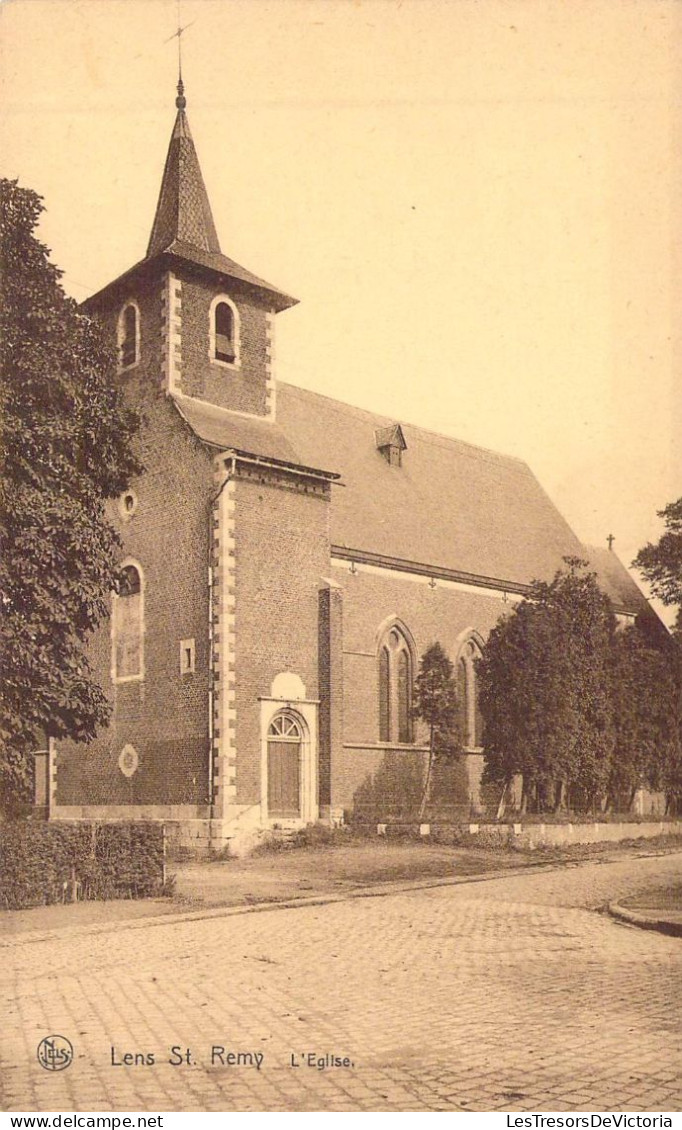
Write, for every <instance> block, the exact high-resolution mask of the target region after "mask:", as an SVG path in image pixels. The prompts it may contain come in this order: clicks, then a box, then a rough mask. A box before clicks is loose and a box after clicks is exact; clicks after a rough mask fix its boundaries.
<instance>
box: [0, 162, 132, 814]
mask: <svg viewBox="0 0 682 1130" xmlns="http://www.w3.org/2000/svg"><path fill="white" fill-rule="evenodd" d="M42 211H43V206H42V203H41V198H40V197H39V196H37V194H36V193H35V192H32V191H31V190H30V189H25V188H20V187H19V186H18V184H17V182H16V181H7V180H2V181H0V257H1V259H2V264H3V278H2V314H1V316H0V317H1V320H0V332H1V334H2V342H1V345H0V364H1V366H2V388H1V390H0V418H1V421H2V422H1V425H0V426H1V428H2V452H3V462H4V466H3V481H2V489H1V493H0V536H1V538H2V557H1V560H0V608H1V611H2V628H1V632H2V634H1V638H0V645H1V648H2V650H1V655H2V664H3V672H2V675H3V679H2V683H3V689H2V699H1V711H2V712H1V718H0V739H1V742H2V747H1V752H0V786H1V787H2V795H3V797H4V799H5V807H6V808H8V807H11V804H12V803H13V802H17V801H19V800H21V799H27V794H28V791H29V788H30V778H31V768H32V765H31V761H32V759H31V757H30V752H31V750H32V749H35V748H36V743H38V742H40V741H41V739H42V740H44V737H43V735H48V736H54V737H70V738H74V739H75V740H85V739H88V738H91V737H93V736H94V734H95V732H96V730H97V728H98V727H99V726H101V725H103V724H105V723H106V721H107V718H108V715H109V708H108V705H107V702H106V699H105V697H104V694H103V692H102V690H101V688H100V687H98V686H97V684H96V683H95V681H94V680H93V678H92V674H91V670H90V666H89V664H88V660H87V657H86V654H85V644H86V641H87V638H88V636H89V634H90V633H91V632H92V630H93V629H94V628H95V627H96V626H97V624H98V623H99V622H100V621H101V619H102V618H103V617H104V616H105V615H106V614H107V613H108V604H109V599H108V598H109V593H110V591H111V590H112V588H114V586H115V582H116V558H117V550H118V547H119V541H118V537H117V535H116V532H115V531H114V529H113V527H112V526H111V525H110V524H109V522H108V521H107V520H106V513H105V505H106V500H107V499H111V498H115V497H116V496H117V495H119V494H120V493H121V492H122V491H123V490H124V489H125V488H126V487H127V485H128V483H129V480H130V478H131V476H133V475H135V474H139V473H140V472H141V470H142V467H141V465H140V464H139V462H138V460H137V458H136V457H135V455H134V453H133V449H132V446H131V445H132V442H133V437H134V435H135V432H136V430H137V428H138V425H139V419H138V416H137V414H136V413H134V412H133V411H132V410H130V409H128V408H127V407H126V406H125V404H124V401H123V397H122V393H121V390H120V388H119V386H118V384H117V382H116V379H115V377H116V358H115V356H114V354H113V351H112V350H111V349H110V348H109V347H108V346H107V345H106V344H105V342H104V339H103V336H102V332H101V330H100V328H99V327H98V325H97V324H96V323H95V322H93V321H92V320H91V319H90V318H88V317H86V316H85V315H84V314H82V313H80V312H79V310H78V307H77V305H76V303H75V302H74V301H73V300H72V299H70V298H68V297H67V295H66V294H65V292H64V290H63V288H62V286H61V284H60V282H59V279H60V277H61V272H60V271H59V270H58V268H57V267H55V266H54V265H53V264H52V263H51V262H50V260H49V252H48V250H47V248H46V247H45V246H44V245H43V244H42V243H40V242H39V241H38V239H37V238H36V236H35V234H34V229H35V227H36V224H37V222H38V218H39V216H40V213H41V212H42Z"/></svg>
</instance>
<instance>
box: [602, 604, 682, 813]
mask: <svg viewBox="0 0 682 1130" xmlns="http://www.w3.org/2000/svg"><path fill="white" fill-rule="evenodd" d="M681 685H682V684H681V682H680V649H679V646H678V645H677V644H676V643H675V642H674V641H673V640H670V639H668V640H667V641H665V643H664V644H663V645H662V644H661V642H660V639H659V638H656V637H653V636H651V635H647V634H646V632H645V631H644V630H643V628H642V627H640V626H639V625H632V626H630V627H628V628H626V629H625V630H624V631H622V632H619V633H618V634H617V636H616V640H615V680H614V717H615V727H616V741H615V747H614V753H613V759H612V765H611V773H610V777H609V795H610V799H611V801H612V803H613V804H614V806H616V807H617V806H618V801H619V800H620V801H621V804H623V803H624V805H625V807H627V808H630V807H631V805H632V802H633V800H634V795H635V792H636V791H637V789H640V788H644V787H646V788H650V789H653V790H660V789H662V790H663V791H665V792H666V794H667V806H668V807H671V805H672V804H674V802H675V800H676V798H677V793H678V792H679V783H680V782H679V781H676V777H679V769H680V767H681V766H680V762H681V752H682V751H681V748H680V746H681V740H680V739H681V731H680V716H681V713H680V702H681V696H680V686H681Z"/></svg>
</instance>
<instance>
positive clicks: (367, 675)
mask: <svg viewBox="0 0 682 1130" xmlns="http://www.w3.org/2000/svg"><path fill="white" fill-rule="evenodd" d="M333 578H334V580H335V581H336V582H337V583H339V584H341V585H342V587H343V671H344V679H343V684H344V701H343V748H342V750H341V752H340V753H338V752H337V754H336V756H335V757H334V758H333V759H332V766H331V804H332V808H340V809H346V810H350V809H352V808H353V804H354V799H355V798H357V800H358V801H361V802H363V803H367V802H368V798H369V797H370V796H374V795H375V794H376V780H375V781H374V783H373V778H375V779H376V775H377V774H380V780H382V781H383V787H384V788H385V789H386V791H387V794H388V795H390V796H393V797H395V798H397V797H398V796H399V795H400V794H401V793H404V794H405V795H408V796H409V795H411V794H412V793H414V791H415V790H416V789H417V787H418V786H417V779H418V778H419V779H421V774H422V772H423V766H424V761H425V755H423V754H418V753H416V752H411V751H409V750H408V751H405V750H391V749H387V747H386V746H385V745H382V744H381V743H380V742H379V740H378V739H379V692H378V664H377V633H378V630H379V628H380V625H382V624H383V623H384V622H385V621H386V620H387V619H388V618H390V617H393V616H395V617H397V618H398V619H399V620H401V621H402V622H403V623H404V624H405V626H406V627H407V628H408V629H409V631H410V633H411V635H412V637H413V640H414V644H415V650H416V659H417V663H418V660H419V657H420V656H421V655H422V653H423V652H424V651H425V649H426V648H427V647H428V646H429V644H430V643H433V642H434V641H435V640H437V641H438V642H439V643H440V644H441V645H442V646H443V647H444V649H445V650H446V652H447V653H448V655H449V657H450V659H451V660H452V661H453V662H454V661H455V658H456V654H457V649H458V640H459V637H461V635H462V633H464V632H465V631H466V630H467V629H471V628H473V629H475V630H476V631H478V632H479V633H480V634H481V635H482V636H483V637H484V638H485V637H486V636H487V635H488V633H489V631H490V629H491V628H492V627H493V626H494V625H495V624H496V622H497V620H498V618H499V616H500V615H501V614H502V613H503V611H504V610H505V608H509V607H510V606H509V605H505V604H504V603H503V602H502V601H501V600H500V599H498V598H496V597H493V596H487V595H485V594H483V593H482V594H480V595H478V594H477V593H473V592H466V591H460V590H456V589H451V588H446V587H445V586H438V585H437V586H436V587H435V588H433V589H432V588H430V587H429V585H428V583H421V582H417V581H413V580H409V579H404V578H401V577H400V575H399V574H395V575H393V576H391V575H390V574H388V573H382V574H374V573H365V572H362V571H359V572H357V573H356V574H355V575H353V574H351V573H350V572H349V570H348V568H346V567H341V568H337V567H334V569H333ZM415 674H416V670H415ZM426 744H427V735H426V733H425V732H424V729H423V728H420V727H419V726H417V727H416V728H415V745H416V746H417V747H419V746H422V747H423V746H425V745H426ZM453 781H454V777H453ZM466 782H467V776H466V774H464V773H461V774H459V777H458V785H457V788H458V803H462V804H464V803H465V802H466V795H465V794H466ZM444 787H445V785H444ZM448 787H449V786H448ZM460 794H461V795H460Z"/></svg>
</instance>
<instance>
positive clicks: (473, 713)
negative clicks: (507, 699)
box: [457, 637, 483, 749]
mask: <svg viewBox="0 0 682 1130" xmlns="http://www.w3.org/2000/svg"><path fill="white" fill-rule="evenodd" d="M480 654H481V649H480V647H479V645H478V643H477V641H476V640H474V639H472V638H471V637H470V638H469V639H468V640H466V642H465V643H464V645H463V647H462V650H461V652H460V656H459V659H458V660H457V700H458V702H457V704H458V708H459V722H460V730H461V736H462V744H463V745H464V748H465V749H480V747H481V744H482V741H483V719H482V717H481V711H480V709H479V705H478V679H477V677H476V660H477V659H478V658H479V656H480Z"/></svg>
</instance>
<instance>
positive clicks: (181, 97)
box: [175, 79, 187, 110]
mask: <svg viewBox="0 0 682 1130" xmlns="http://www.w3.org/2000/svg"><path fill="white" fill-rule="evenodd" d="M175 105H176V106H177V108H178V110H184V108H185V106H186V105H187V99H186V98H185V84H184V83H183V81H182V79H178V96H177V98H176V99H175Z"/></svg>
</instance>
